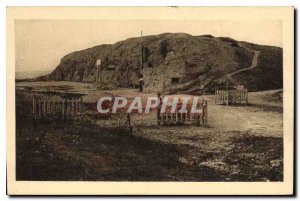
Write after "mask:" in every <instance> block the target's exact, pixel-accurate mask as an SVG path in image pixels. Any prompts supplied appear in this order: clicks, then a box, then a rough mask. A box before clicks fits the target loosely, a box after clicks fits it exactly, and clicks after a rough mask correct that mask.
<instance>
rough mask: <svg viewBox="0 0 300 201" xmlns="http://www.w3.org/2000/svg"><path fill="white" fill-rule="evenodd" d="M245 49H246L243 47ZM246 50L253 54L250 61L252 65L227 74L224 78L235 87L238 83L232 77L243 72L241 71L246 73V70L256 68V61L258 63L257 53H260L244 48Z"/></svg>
mask: <svg viewBox="0 0 300 201" xmlns="http://www.w3.org/2000/svg"><path fill="white" fill-rule="evenodd" d="M245 48H246V47H245ZM246 49H248V50H251V51H253V52H254V55H253V59H252V63H251V66H249V67H247V68H242V69H239V70H237V71H234V72H232V73H229V74H227V75H226V76H225V77H226V78H227V79H228V80H230V81H231V82H233V83H235V84H236V85H238V83H237V82H236V81H235V80H234V79H233V78H232V76H233V75H236V74H238V73H240V72H243V71H247V70H251V69H253V68H255V67H256V66H257V61H258V57H259V53H260V51H257V50H252V49H249V48H246Z"/></svg>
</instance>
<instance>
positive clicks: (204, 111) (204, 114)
mask: <svg viewBox="0 0 300 201" xmlns="http://www.w3.org/2000/svg"><path fill="white" fill-rule="evenodd" d="M207 107H208V106H207V100H205V101H204V104H203V117H204V122H203V123H204V126H207V125H208V114H207V113H208V110H207Z"/></svg>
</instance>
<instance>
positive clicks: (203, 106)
mask: <svg viewBox="0 0 300 201" xmlns="http://www.w3.org/2000/svg"><path fill="white" fill-rule="evenodd" d="M181 107H182V104H181V103H178V104H177V106H176V109H175V112H173V113H172V112H171V107H167V108H166V110H165V111H164V112H162V111H161V109H162V105H160V106H159V107H158V108H157V124H158V125H167V124H178V123H186V124H188V123H196V124H197V125H199V126H200V125H203V126H207V125H208V110H207V100H200V101H199V102H198V103H197V109H199V110H200V112H198V113H192V111H191V109H192V107H191V105H190V104H189V103H188V104H187V108H186V110H187V112H185V113H180V112H179V110H180V109H181Z"/></svg>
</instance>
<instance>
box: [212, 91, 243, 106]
mask: <svg viewBox="0 0 300 201" xmlns="http://www.w3.org/2000/svg"><path fill="white" fill-rule="evenodd" d="M215 104H216V105H223V104H226V105H229V104H246V105H247V104H248V90H247V89H243V90H237V89H235V90H216V91H215Z"/></svg>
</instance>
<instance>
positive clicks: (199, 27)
mask: <svg viewBox="0 0 300 201" xmlns="http://www.w3.org/2000/svg"><path fill="white" fill-rule="evenodd" d="M141 30H143V35H154V34H161V33H166V32H168V33H178V32H180V33H188V34H191V35H195V36H197V35H204V34H211V35H213V36H223V37H231V38H233V39H236V40H239V41H247V42H252V43H256V44H261V45H272V46H278V47H282V43H283V42H282V24H281V21H279V20H236V21H232V20H231V21H223V20H222V21H220V20H218V21H214V20H210V21H201V20H188V21H187V20H186V21H185V20H159V21H158V20H134V21H133V20H130V21H129V20H109V21H108V20H15V51H16V52H15V53H16V72H24V71H51V70H54V69H55V68H56V66H57V65H58V64H59V62H60V59H61V58H62V57H63V56H64V55H66V54H68V53H71V52H73V51H77V50H82V49H86V48H90V47H93V46H96V45H101V44H113V43H115V42H117V41H120V40H125V39H127V38H132V37H139V36H140V33H141Z"/></svg>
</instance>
